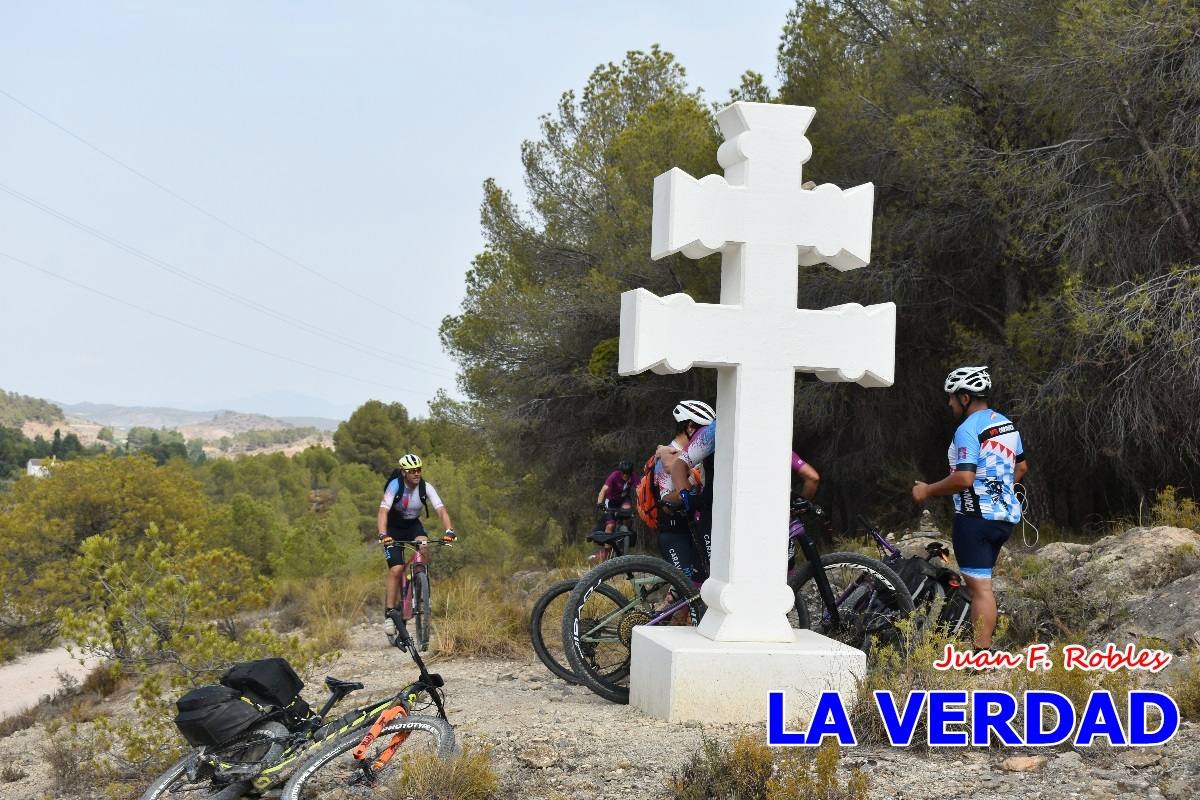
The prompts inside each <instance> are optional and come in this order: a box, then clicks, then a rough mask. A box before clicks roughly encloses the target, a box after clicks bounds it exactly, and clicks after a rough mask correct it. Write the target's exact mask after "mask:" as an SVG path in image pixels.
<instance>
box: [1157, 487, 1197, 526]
mask: <svg viewBox="0 0 1200 800" xmlns="http://www.w3.org/2000/svg"><path fill="white" fill-rule="evenodd" d="M1150 516H1151V520H1152V521H1153V524H1155V525H1170V526H1172V527H1175V528H1190V529H1191V530H1194V531H1200V504H1198V503H1197V502H1196V501H1195V500H1193V499H1192V498H1190V497H1183V496H1181V495H1180V494H1179V490H1178V489H1177V488H1176V487H1174V486H1167V487H1166V488H1164V489H1163V490H1162V491H1161V492H1159V493H1158V496H1157V497H1156V498H1154V505H1153V506H1151V508H1150Z"/></svg>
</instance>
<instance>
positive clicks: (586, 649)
mask: <svg viewBox="0 0 1200 800" xmlns="http://www.w3.org/2000/svg"><path fill="white" fill-rule="evenodd" d="M684 600H686V601H687V602H686V603H682V604H681V603H680V601H684ZM675 605H679V606H680V607H679V609H678V610H677V612H678V613H676V614H672V615H671V617H669V618H664V619H658V618H659V617H660V616H661V615H662V614H663V612H665V611H667V610H668V609H669V608H671V607H672V606H675ZM703 611H704V604H703V601H702V600H701V599H700V593H699V592H698V591H697V590H696V588H695V587H694V586H693V585H692V582H691V580H689V579H688V578H687V576H685V575H684V574H683V573H682V572H680V571H679V570H677V569H675V567H673V566H671V565H670V564H668V563H667V562H666V561H663V560H662V559H659V558H654V557H653V556H621V557H619V558H612V559H609V560H608V561H605V562H604V563H603V564H601V565H600V566H598V567H596V568H595V569H593V570H592V571H591V572H589V573H587V574H586V575H584V576H583V577H582V578H580V579H579V581H578V582H577V583H576V584H575V588H574V589H573V590H572V591H571V596H570V597H569V598H568V599H567V606H566V609H564V611H563V621H562V642H563V649H564V650H565V651H566V654H567V661H568V662H569V663H570V665H571V669H572V671H573V672H574V674H575V676H576V677H577V678H578V680H579V682H580V683H582V684H583V685H584V686H586V687H588V688H589V689H591V690H592V691H593V692H595V693H596V694H598V695H600V696H601V697H603V698H604V699H605V700H611V701H612V702H614V703H628V702H629V653H630V646H631V643H632V641H633V629H634V628H635V627H636V626H638V625H648V624H651V622H653V621H655V620H658V621H657V623H656V624H659V625H670V624H672V621H679V622H685V620H687V619H691V621H694V620H695V619H699V617H700V616H701V615H702V614H703ZM685 624H686V622H685Z"/></svg>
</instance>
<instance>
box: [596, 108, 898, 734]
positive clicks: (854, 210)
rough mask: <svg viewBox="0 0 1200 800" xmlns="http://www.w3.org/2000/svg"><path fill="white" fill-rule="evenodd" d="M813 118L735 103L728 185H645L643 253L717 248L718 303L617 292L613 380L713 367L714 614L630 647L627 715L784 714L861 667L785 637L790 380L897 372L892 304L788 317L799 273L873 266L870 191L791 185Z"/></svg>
mask: <svg viewBox="0 0 1200 800" xmlns="http://www.w3.org/2000/svg"><path fill="white" fill-rule="evenodd" d="M815 113H816V111H815V109H812V108H809V107H805V106H785V105H775V104H769V103H744V102H738V103H734V104H733V105H731V106H729V107H728V108H726V109H725V110H723V111H722V112H721V113H720V114H718V115H717V121H718V123H719V124H720V127H721V132H722V134H723V135H724V137H725V142H724V143H723V144H722V145H721V147H720V149H718V151H717V160H718V162H719V163H720V165H721V166H722V167H723V168H724V170H725V175H724V177H721V176H719V175H708V176H706V177H704V178H701V179H700V180H696V179H695V178H692V177H691V176H690V175H688V174H687V173H685V172H683V171H682V170H679V169H672V170H670V171H669V172H666V173H664V174H662V175H659V176H658V177H657V178H656V179H655V181H654V220H653V232H652V237H651V256H652V257H653V258H663V257H664V256H668V255H672V254H674V253H680V252H682V253H683V254H684V255H685V256H688V257H689V258H701V257H703V256H707V255H711V254H713V253H718V252H719V253H720V254H721V302H720V303H719V304H715V305H713V304H705V303H696V302H695V301H694V300H692V298H691V297H689V296H688V295H686V294H674V295H671V296H669V297H664V298H660V297H657V296H655V295H654V294H652V293H651V292H648V291H646V290H645V289H635V290H632V291H628V292H625V293H624V294H623V295H622V296H621V340H620V356H619V364H618V369H619V371H620V373H621V374H622V375H633V374H636V373H639V372H644V371H646V370H652V371H654V372H657V373H660V374H665V373H675V372H683V371H685V370H688V369H690V368H692V367H693V366H698V367H712V368H715V369H716V370H717V419H718V420H719V426H718V428H717V442H716V455H715V464H714V476H715V477H714V484H713V490H714V497H713V525H712V539H713V542H712V559H711V561H712V565H711V577H710V578H709V579H708V580H707V581H706V582H705V583H704V587H703V589H702V590H701V594H702V596H703V598H704V601H705V603H707V605H708V612H707V613H706V614H705V616H704V619H703V620H702V621H701V623H700V627H699V628H698V629H692V628H678V627H665V628H659V627H639V628H637V629H635V631H634V637H633V652H632V666H631V675H630V702H631V703H632V704H633V705H635V706H637V707H639V708H641V709H642V710H643V711H645V712H647V713H649V714H651V715H652V716H657V717H660V718H663V719H670V720H686V719H702V720H709V721H730V722H735V721H745V722H753V721H763V720H765V719H766V716H767V695H768V691H769V690H772V689H776V690H782V691H784V692H786V695H785V696H786V698H787V701H788V702H789V703H790V704H791V706H790V708H789V711H788V713H789V714H794V713H796V712H799V711H803V710H804V708H805V707H806V706H807V707H808V708H809V709H811V703H814V702H815V699H816V697H817V694H818V693H819V692H820V691H822V690H836V691H839V692H846V693H851V692H853V690H854V678H855V676H857V675H861V674H862V672H863V670H864V668H865V656H863V654H862V653H861V652H859V651H858V650H854V649H853V648H850V647H847V646H846V645H843V644H840V643H838V642H834V641H833V640H831V639H827V638H825V637H823V636H820V635H818V634H815V633H813V632H811V631H796V630H794V629H793V628H792V627H791V626H790V625H789V623H788V620H787V616H786V614H787V611H788V609H789V608H790V607H791V605H792V602H793V597H792V593H791V591H790V589H789V588H788V585H787V576H786V561H787V560H786V558H785V557H784V554H785V553H786V552H787V531H788V490H789V485H790V475H789V471H788V464H789V457H790V450H791V441H792V413H793V406H794V400H795V396H794V395H795V379H796V375H795V374H796V372H811V373H814V374H816V375H817V376H818V377H819V378H821V379H822V380H824V381H853V382H857V383H859V384H860V385H862V386H867V387H882V386H890V385H891V384H892V379H893V372H894V365H895V337H896V306H895V305H894V304H893V303H883V304H880V305H873V306H867V307H863V306H861V305H858V304H857V303H852V304H847V305H841V306H836V307H834V308H827V309H824V310H821V311H812V310H802V309H799V308H797V291H798V285H799V269H798V268H799V267H801V266H813V265H817V264H829V265H831V266H833V267H835V268H836V269H839V270H848V269H855V268H858V267H863V266H866V264H867V262H868V261H870V257H871V211H872V205H873V203H874V193H875V190H874V186H872V185H871V184H869V183H868V184H864V185H862V186H856V187H854V188H852V189H847V190H844V191H843V190H842V189H839V188H837V187H836V186H833V185H832V184H823V185H821V186H817V187H816V188H815V189H812V190H805V189H802V188H801V183H802V178H801V168H802V167H803V165H804V162H806V161H807V160H808V159H809V157H810V156H811V155H812V145H811V144H810V143H809V141H808V138H807V137H806V136H805V135H804V134H805V131H806V130H807V128H808V124H809V122H811V120H812V118H813V115H814V114H815ZM672 402H674V400H672ZM846 424H848V425H851V424H853V420H846ZM796 702H799V704H800V705H799V706H797V705H796Z"/></svg>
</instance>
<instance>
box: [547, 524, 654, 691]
mask: <svg viewBox="0 0 1200 800" xmlns="http://www.w3.org/2000/svg"><path fill="white" fill-rule="evenodd" d="M613 515H614V516H615V517H616V518H617V524H616V527H615V528H614V529H613V530H612V532H611V533H605V532H604V530H594V531H592V532H591V533H590V534H588V537H587V538H588V541H590V542H595V543H596V544H598V545H600V550H598V551H597V552H596V553H595V554H594V555H593V556H591V557H589V559H588V560H589V561H592V562H594V563H597V564H602V563H604V562H605V561H608V560H609V559H611V558H619V557H620V556H623V555H625V550H626V548H627V547H629V546H632V544H633V543H634V541H635V537H636V534H635V533H634V532H633V529H632V528H631V527H630V523H631V522H632V520H633V509H628V508H620V509H616V510H615V511H614V512H613ZM577 582H578V578H568V579H567V580H562V581H558V582H557V583H554V584H551V585H550V588H548V589H547V590H546V591H545V592H543V593H542V596H541V597H539V598H538V599H537V602H536V603H534V604H533V611H532V612H531V613H530V615H529V639H530V641H531V642H532V643H533V652H535V653H537V657H538V658H540V659H541V661H542V663H543V664H545V665H546V669H548V670H550V672H552V673H553V674H554V675H556V676H558V677H559V678H562V679H563V680H564V681H567V682H568V683H579V679H578V678H577V677H575V673H574V672H572V671H571V667H570V664H569V663H568V662H567V657H566V654H565V653H564V652H563V650H562V619H563V611H564V609H565V608H566V600H567V596H568V595H570V593H571V590H572V589H574V588H575V584H576V583H577ZM612 599H613V602H617V601H618V600H619V599H620V598H612Z"/></svg>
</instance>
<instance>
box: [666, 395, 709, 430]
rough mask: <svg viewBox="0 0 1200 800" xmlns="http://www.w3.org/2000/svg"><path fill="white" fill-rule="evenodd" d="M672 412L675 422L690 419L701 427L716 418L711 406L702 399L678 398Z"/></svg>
mask: <svg viewBox="0 0 1200 800" xmlns="http://www.w3.org/2000/svg"><path fill="white" fill-rule="evenodd" d="M672 413H673V414H674V415H675V421H676V422H683V421H684V420H691V421H692V422H694V423H696V424H697V425H700V426H701V427H703V426H705V425H708V424H709V423H711V422H712V421H713V420H715V419H716V418H717V412H715V411H713V410H712V406H710V405H709V404H708V403H705V402H704V401H703V400H680V401H679V404H678V405H677V406H675V410H674V412H672Z"/></svg>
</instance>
